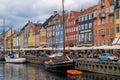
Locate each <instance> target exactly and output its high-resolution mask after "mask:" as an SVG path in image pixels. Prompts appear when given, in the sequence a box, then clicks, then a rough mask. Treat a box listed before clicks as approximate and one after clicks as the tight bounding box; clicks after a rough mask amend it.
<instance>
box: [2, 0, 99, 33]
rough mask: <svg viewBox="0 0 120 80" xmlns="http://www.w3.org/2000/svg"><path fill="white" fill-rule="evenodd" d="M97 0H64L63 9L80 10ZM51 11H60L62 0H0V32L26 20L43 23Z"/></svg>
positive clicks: (18, 28)
mask: <svg viewBox="0 0 120 80" xmlns="http://www.w3.org/2000/svg"><path fill="white" fill-rule="evenodd" d="M97 3H98V0H65V3H64V5H65V11H67V12H70V11H71V10H72V11H80V10H81V9H85V8H88V7H90V6H92V5H96V4H97ZM53 11H57V12H58V13H61V11H62V0H0V32H2V30H3V19H5V29H6V30H7V29H8V28H9V27H12V28H13V29H15V30H20V29H21V28H22V27H23V26H24V25H25V24H26V23H27V22H28V20H30V21H32V22H39V23H44V21H45V20H46V19H47V18H49V16H50V15H52V14H53Z"/></svg>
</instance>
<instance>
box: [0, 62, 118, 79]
mask: <svg viewBox="0 0 120 80" xmlns="http://www.w3.org/2000/svg"><path fill="white" fill-rule="evenodd" d="M0 80H72V79H70V78H67V75H63V74H61V73H51V72H47V71H45V70H44V68H43V67H42V66H40V65H37V64H9V63H6V64H0ZM74 80H120V77H118V76H111V75H104V74H97V73H90V72H83V75H82V76H81V79H80V78H79V79H74Z"/></svg>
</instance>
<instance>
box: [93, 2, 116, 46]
mask: <svg viewBox="0 0 120 80" xmlns="http://www.w3.org/2000/svg"><path fill="white" fill-rule="evenodd" d="M95 14H96V15H97V16H96V18H94V29H93V30H94V45H95V46H101V45H112V41H113V39H114V37H115V34H114V26H115V25H114V0H99V2H98V5H97V10H96V13H95Z"/></svg>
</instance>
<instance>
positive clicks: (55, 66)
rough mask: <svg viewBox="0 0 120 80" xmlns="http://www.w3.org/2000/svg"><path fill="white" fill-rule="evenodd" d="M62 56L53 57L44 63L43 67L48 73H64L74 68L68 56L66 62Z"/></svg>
mask: <svg viewBox="0 0 120 80" xmlns="http://www.w3.org/2000/svg"><path fill="white" fill-rule="evenodd" d="M62 58H63V56H54V57H52V59H51V60H50V61H46V62H45V64H44V66H45V68H46V69H47V70H48V71H54V72H55V71H57V72H65V73H66V71H67V70H69V69H74V68H75V61H73V60H71V59H70V58H69V57H68V56H67V57H66V59H67V60H64V59H62Z"/></svg>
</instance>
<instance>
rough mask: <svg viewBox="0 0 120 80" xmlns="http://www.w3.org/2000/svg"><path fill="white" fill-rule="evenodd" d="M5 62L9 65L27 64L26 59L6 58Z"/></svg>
mask: <svg viewBox="0 0 120 80" xmlns="http://www.w3.org/2000/svg"><path fill="white" fill-rule="evenodd" d="M5 61H6V62H8V63H24V62H26V58H7V57H5Z"/></svg>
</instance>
